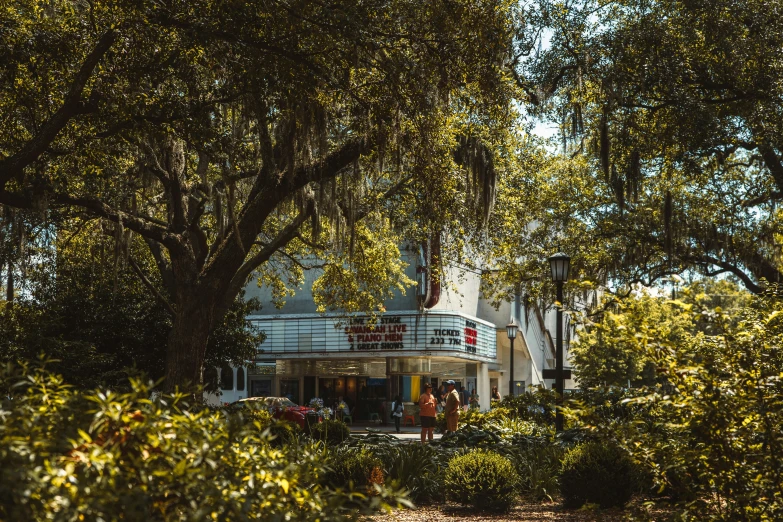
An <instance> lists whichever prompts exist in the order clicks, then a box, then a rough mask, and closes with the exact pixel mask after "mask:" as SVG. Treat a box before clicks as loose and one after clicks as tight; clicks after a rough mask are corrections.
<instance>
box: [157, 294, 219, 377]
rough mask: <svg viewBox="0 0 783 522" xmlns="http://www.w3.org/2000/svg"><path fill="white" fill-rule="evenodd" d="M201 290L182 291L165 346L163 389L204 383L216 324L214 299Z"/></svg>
mask: <svg viewBox="0 0 783 522" xmlns="http://www.w3.org/2000/svg"><path fill="white" fill-rule="evenodd" d="M206 294H207V292H205V291H204V290H203V289H202V290H201V291H198V290H196V291H189V292H183V293H182V294H181V295H180V296H179V297H180V298H179V299H177V301H178V302H177V305H178V306H177V307H176V315H175V316H174V323H173V324H172V327H171V332H169V339H168V346H167V347H166V380H165V382H164V388H165V389H166V390H167V391H172V390H173V389H174V388H175V387H179V388H180V389H183V388H190V387H192V386H198V385H201V384H202V370H203V367H204V356H205V354H206V351H207V343H208V342H209V334H210V331H211V330H212V327H213V326H214V321H215V319H214V308H215V307H214V300H213V298H211V296H208V295H206Z"/></svg>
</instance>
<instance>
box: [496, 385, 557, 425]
mask: <svg viewBox="0 0 783 522" xmlns="http://www.w3.org/2000/svg"><path fill="white" fill-rule="evenodd" d="M555 396H556V394H555V392H553V391H551V390H547V389H544V388H535V389H534V390H533V392H532V393H522V394H520V395H516V396H511V395H507V396H505V397H503V400H502V401H501V403H500V404H501V406H502V407H503V408H508V409H510V410H512V411H514V413H515V417H516V418H518V419H522V420H528V421H532V422H535V423H537V424H542V425H551V424H554V422H555Z"/></svg>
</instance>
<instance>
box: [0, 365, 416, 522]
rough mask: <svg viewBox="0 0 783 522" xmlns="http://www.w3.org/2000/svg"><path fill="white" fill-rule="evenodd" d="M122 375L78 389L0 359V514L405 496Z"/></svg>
mask: <svg viewBox="0 0 783 522" xmlns="http://www.w3.org/2000/svg"><path fill="white" fill-rule="evenodd" d="M132 385H133V390H132V391H131V392H129V393H127V394H116V393H112V392H110V391H95V392H81V391H74V390H73V389H72V388H70V387H69V386H67V385H65V384H63V382H62V379H61V378H60V377H59V376H57V375H53V374H51V373H48V372H46V371H44V370H41V369H36V370H32V371H30V370H24V371H20V370H19V369H18V368H13V367H12V366H6V367H5V368H4V369H2V370H1V371H0V391H2V395H3V397H10V399H6V400H4V402H3V405H2V410H1V411H0V519H2V520H44V519H46V520H51V519H54V520H81V519H86V520H99V519H102V520H117V519H119V518H123V519H127V520H152V521H155V520H161V521H162V520H207V519H210V520H283V519H285V520H316V519H318V520H342V519H346V518H354V517H355V515H356V514H358V513H360V512H366V513H369V512H373V511H377V510H378V509H381V508H384V507H389V506H390V505H400V504H402V503H407V501H406V500H405V499H404V498H402V497H400V496H398V495H396V494H395V493H393V492H392V491H390V490H388V489H385V488H383V487H380V486H379V487H377V488H374V491H373V493H374V495H373V496H372V497H369V496H368V495H367V494H366V493H367V491H366V488H365V487H364V485H360V486H357V489H356V490H355V491H352V490H350V488H349V489H347V490H335V489H332V487H331V486H330V485H329V484H325V483H324V477H325V476H326V471H327V470H326V468H325V464H324V461H325V456H324V454H323V451H324V450H323V449H322V448H320V447H318V446H315V445H298V444H289V445H283V446H282V447H274V446H272V445H271V444H270V439H269V436H268V431H266V430H262V429H260V428H262V426H260V425H259V426H256V424H257V423H258V422H257V421H255V420H253V421H251V422H249V423H246V424H244V425H243V424H238V423H236V422H231V419H230V417H227V416H230V415H231V414H230V413H227V412H225V411H212V410H209V409H201V410H197V411H194V410H192V409H188V407H187V404H186V403H184V402H183V400H184V398H185V396H184V395H182V394H174V395H171V396H161V397H160V398H158V399H156V400H149V399H148V397H149V396H150V389H149V388H148V387H147V386H146V385H144V384H143V383H142V382H140V381H132Z"/></svg>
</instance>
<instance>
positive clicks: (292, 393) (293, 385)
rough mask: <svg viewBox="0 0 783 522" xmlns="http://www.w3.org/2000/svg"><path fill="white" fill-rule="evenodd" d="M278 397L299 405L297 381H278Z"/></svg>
mask: <svg viewBox="0 0 783 522" xmlns="http://www.w3.org/2000/svg"><path fill="white" fill-rule="evenodd" d="M280 395H281V396H282V397H288V398H289V399H290V400H292V401H294V402H296V403H299V379H280Z"/></svg>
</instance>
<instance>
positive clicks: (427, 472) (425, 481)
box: [379, 444, 448, 502]
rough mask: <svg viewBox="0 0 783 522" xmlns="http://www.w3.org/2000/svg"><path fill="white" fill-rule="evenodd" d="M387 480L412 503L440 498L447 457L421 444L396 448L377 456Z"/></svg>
mask: <svg viewBox="0 0 783 522" xmlns="http://www.w3.org/2000/svg"><path fill="white" fill-rule="evenodd" d="M379 456H380V457H381V458H382V460H383V462H384V466H385V467H386V472H387V476H388V478H389V480H394V481H395V485H396V486H399V487H401V488H403V489H405V490H406V491H408V494H409V496H410V498H411V499H412V500H415V501H417V502H427V501H432V500H436V499H440V498H441V496H442V494H443V491H442V489H443V470H444V469H445V468H446V465H447V464H448V454H447V453H446V452H444V451H439V449H437V448H436V447H434V446H429V445H422V444H401V445H395V446H392V447H391V448H389V449H388V450H386V451H383V452H381V454H380V455H379Z"/></svg>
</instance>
